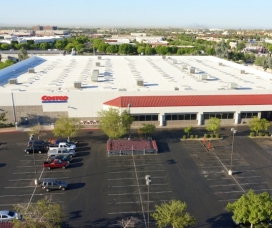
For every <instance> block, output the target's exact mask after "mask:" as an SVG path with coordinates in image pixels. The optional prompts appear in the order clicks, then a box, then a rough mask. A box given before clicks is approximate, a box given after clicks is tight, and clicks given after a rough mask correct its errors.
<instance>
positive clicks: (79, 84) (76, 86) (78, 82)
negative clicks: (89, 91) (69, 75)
mask: <svg viewBox="0 0 272 228" xmlns="http://www.w3.org/2000/svg"><path fill="white" fill-rule="evenodd" d="M74 87H75V88H77V89H80V88H81V82H80V81H76V82H74Z"/></svg>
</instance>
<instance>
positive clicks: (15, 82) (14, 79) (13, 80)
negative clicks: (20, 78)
mask: <svg viewBox="0 0 272 228" xmlns="http://www.w3.org/2000/svg"><path fill="white" fill-rule="evenodd" d="M9 84H12V85H15V84H17V78H10V79H9Z"/></svg>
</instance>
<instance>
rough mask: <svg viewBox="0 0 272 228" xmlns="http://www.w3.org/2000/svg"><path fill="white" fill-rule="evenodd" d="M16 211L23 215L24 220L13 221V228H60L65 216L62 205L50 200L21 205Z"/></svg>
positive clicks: (16, 207)
mask: <svg viewBox="0 0 272 228" xmlns="http://www.w3.org/2000/svg"><path fill="white" fill-rule="evenodd" d="M14 210H15V211H16V212H18V213H20V214H21V215H23V219H22V220H13V221H12V223H13V225H14V226H13V228H60V227H61V217H62V216H63V212H62V208H61V206H60V204H57V203H55V202H53V201H52V200H51V199H50V198H49V199H41V200H38V201H37V203H30V204H29V205H28V203H20V204H17V205H14Z"/></svg>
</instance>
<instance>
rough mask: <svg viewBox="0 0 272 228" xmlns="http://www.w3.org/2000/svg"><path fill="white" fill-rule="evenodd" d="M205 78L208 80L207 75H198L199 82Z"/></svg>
mask: <svg viewBox="0 0 272 228" xmlns="http://www.w3.org/2000/svg"><path fill="white" fill-rule="evenodd" d="M207 78H208V76H207V74H199V75H198V79H199V80H207Z"/></svg>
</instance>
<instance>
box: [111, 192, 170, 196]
mask: <svg viewBox="0 0 272 228" xmlns="http://www.w3.org/2000/svg"><path fill="white" fill-rule="evenodd" d="M166 192H172V191H162V192H149V193H150V194H151V193H152V194H163V193H166ZM135 194H139V193H131V192H126V193H118V194H108V196H124V195H135ZM140 194H141V195H144V194H147V192H141V193H140Z"/></svg>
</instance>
